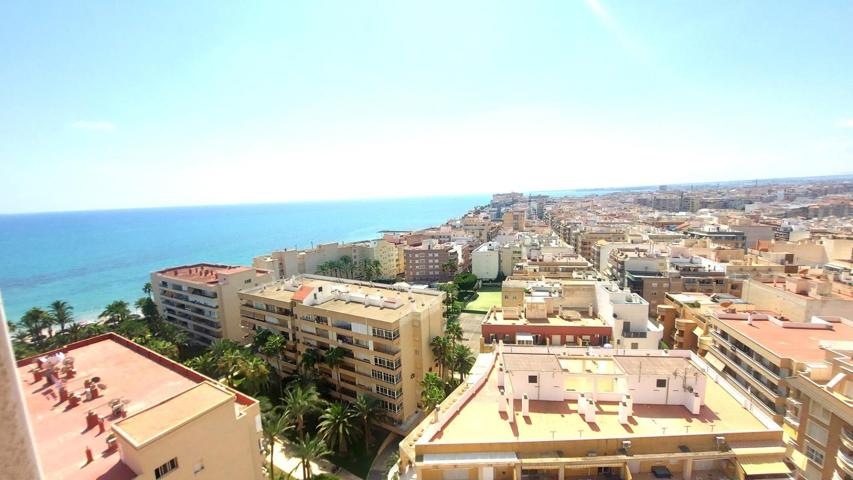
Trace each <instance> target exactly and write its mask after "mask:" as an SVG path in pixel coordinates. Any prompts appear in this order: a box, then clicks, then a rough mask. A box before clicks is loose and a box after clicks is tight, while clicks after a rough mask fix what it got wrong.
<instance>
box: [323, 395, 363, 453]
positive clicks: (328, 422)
mask: <svg viewBox="0 0 853 480" xmlns="http://www.w3.org/2000/svg"><path fill="white" fill-rule="evenodd" d="M354 420H355V415H354V413H353V411H352V410H351V409H350V408H348V407H347V406H345V405H344V404H343V403H333V404H331V405H329V406H328V407H326V410H325V411H324V412H323V415H321V416H320V424H319V425H318V427H319V432H320V435H321V436H322V437H323V439H324V440H325V441H326V443H328V445H329V448H331V449H332V450H336V451H339V452H341V453H342V454H346V453H347V448H348V447H349V443H350V442H351V441H352V440H353V439H354V438H355V437H356V435H357V434H358V430H357V429H356V428H355V425H354Z"/></svg>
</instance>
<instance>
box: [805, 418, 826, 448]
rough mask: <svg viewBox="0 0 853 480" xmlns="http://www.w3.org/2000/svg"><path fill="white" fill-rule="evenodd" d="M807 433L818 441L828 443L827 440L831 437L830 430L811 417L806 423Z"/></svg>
mask: <svg viewBox="0 0 853 480" xmlns="http://www.w3.org/2000/svg"><path fill="white" fill-rule="evenodd" d="M806 435H808V436H809V438H811V439H812V440H814V441H816V442H817V443H819V444H821V445H826V440H827V439H828V438H829V431H828V430H827V429H826V428H824V427H822V426H820V425H818V424H817V422H815V421H814V420H811V419H810V420H809V421H808V423H806Z"/></svg>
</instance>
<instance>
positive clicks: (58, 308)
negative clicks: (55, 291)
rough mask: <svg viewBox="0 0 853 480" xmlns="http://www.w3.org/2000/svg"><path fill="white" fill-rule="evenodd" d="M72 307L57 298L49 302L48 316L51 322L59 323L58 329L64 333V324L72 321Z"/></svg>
mask: <svg viewBox="0 0 853 480" xmlns="http://www.w3.org/2000/svg"><path fill="white" fill-rule="evenodd" d="M73 312H74V307H72V306H71V305H69V304H68V302H66V301H63V300H57V301H55V302H53V303H51V304H50V317H51V320H52V323H53V324H55V325H59V331H60V332H62V333H65V325H68V324H69V323H72V322H73V321H74V315H73Z"/></svg>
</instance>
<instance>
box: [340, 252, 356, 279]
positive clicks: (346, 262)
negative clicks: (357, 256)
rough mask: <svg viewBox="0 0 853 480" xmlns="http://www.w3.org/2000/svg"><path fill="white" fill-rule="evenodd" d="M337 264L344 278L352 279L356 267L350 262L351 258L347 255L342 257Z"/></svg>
mask: <svg viewBox="0 0 853 480" xmlns="http://www.w3.org/2000/svg"><path fill="white" fill-rule="evenodd" d="M338 263H339V265H340V269H341V273H342V274H343V276H345V277H346V278H353V276H354V275H355V269H356V265H355V262H353V261H352V257H350V256H349V255H344V256H343V257H341V258H340V259H338Z"/></svg>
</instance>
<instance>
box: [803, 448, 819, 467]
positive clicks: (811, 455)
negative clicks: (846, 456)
mask: <svg viewBox="0 0 853 480" xmlns="http://www.w3.org/2000/svg"><path fill="white" fill-rule="evenodd" d="M806 458H808V459H809V460H811V461H812V462H814V463H816V464H817V465H818V466H820V467H822V466H823V450H820V449H817V448H814V447H812V445H811V444H810V443H808V442H806Z"/></svg>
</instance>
